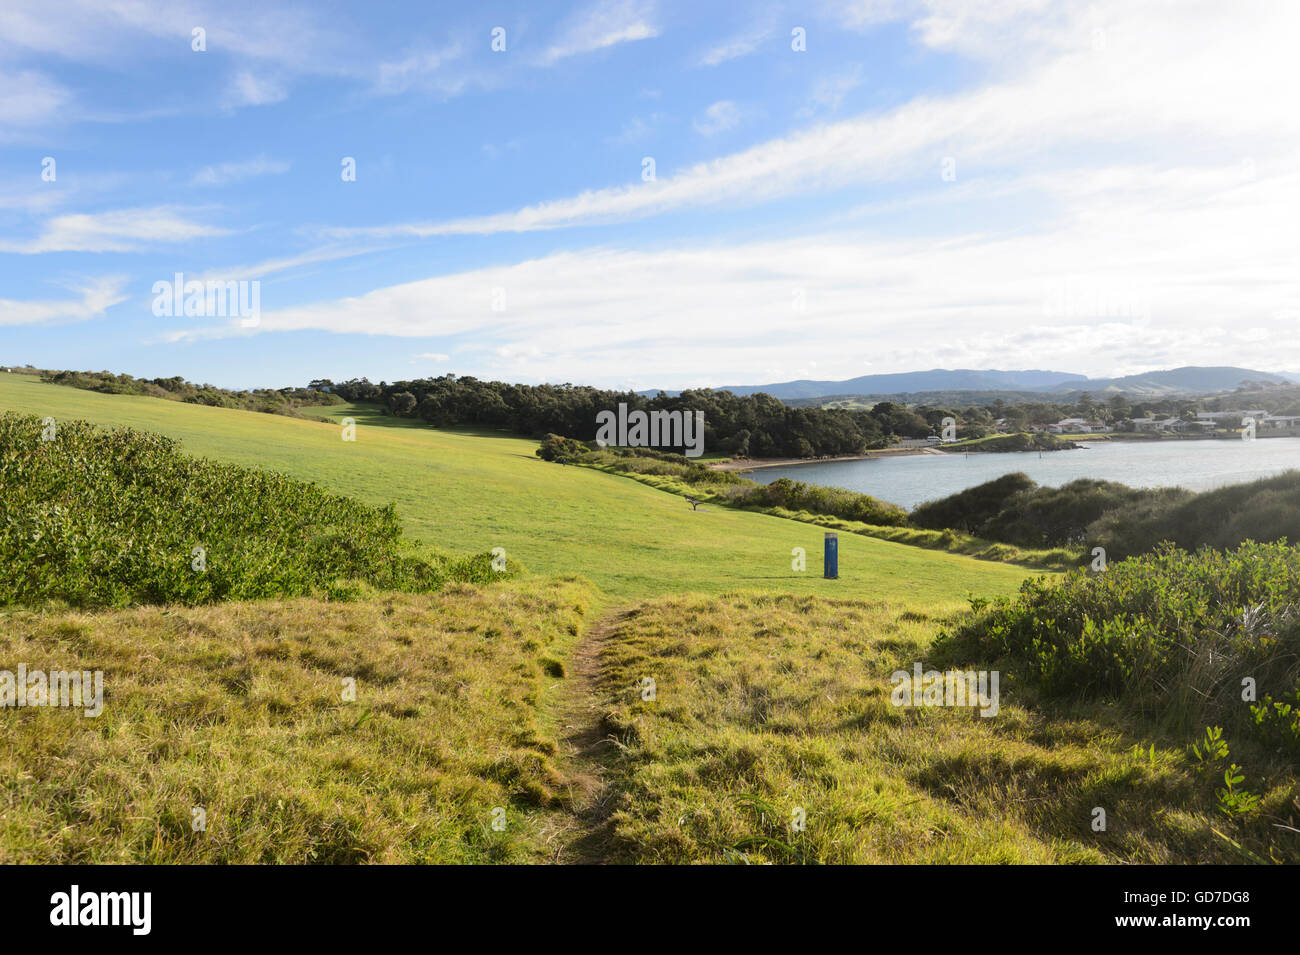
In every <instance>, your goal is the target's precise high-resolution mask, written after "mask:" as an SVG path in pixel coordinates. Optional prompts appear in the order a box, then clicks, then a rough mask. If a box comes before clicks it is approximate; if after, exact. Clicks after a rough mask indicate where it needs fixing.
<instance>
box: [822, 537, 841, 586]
mask: <svg viewBox="0 0 1300 955" xmlns="http://www.w3.org/2000/svg"><path fill="white" fill-rule="evenodd" d="M822 567H823V568H824V569H823V571H822V576H823V577H825V578H826V579H827V580H838V579H839V576H840V538H839V535H838V534H836V533H835V532H834V531H827V532H826V549H825V552H824V554H823V556H822Z"/></svg>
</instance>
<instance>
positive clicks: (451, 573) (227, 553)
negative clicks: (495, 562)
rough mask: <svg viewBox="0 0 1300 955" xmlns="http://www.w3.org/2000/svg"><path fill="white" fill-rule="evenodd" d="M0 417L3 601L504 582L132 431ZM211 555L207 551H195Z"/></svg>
mask: <svg viewBox="0 0 1300 955" xmlns="http://www.w3.org/2000/svg"><path fill="white" fill-rule="evenodd" d="M43 430H44V429H43V427H42V424H41V421H40V420H39V419H38V418H36V417H34V416H29V415H17V414H12V413H6V414H3V415H0V565H3V566H4V567H5V573H4V574H3V575H2V576H0V604H14V603H20V604H34V603H38V602H41V601H47V600H56V601H63V602H66V603H68V604H72V605H76V606H103V605H109V606H124V605H127V604H133V603H173V602H174V603H184V604H199V603H209V602H213V601H218V600H227V599H253V598H263V597H283V596H302V595H312V594H315V595H322V596H330V597H334V598H350V597H355V596H358V595H359V594H361V593H363V592H364V591H365V589H366V588H367V587H375V588H382V589H388V590H407V591H429V590H435V589H437V588H438V587H439V586H440V585H441V584H442V583H443V581H445V580H447V579H456V580H474V581H485V580H489V579H495V578H497V577H499V576H500V575H499V574H497V573H496V572H495V571H493V570H492V569H491V558H490V555H488V554H480V555H477V556H475V557H472V558H463V559H459V560H457V559H451V558H447V557H445V556H441V555H437V554H434V553H431V552H426V551H424V550H423V549H421V548H420V547H419V546H418V545H416V544H414V543H412V542H409V541H406V540H404V539H403V538H402V533H401V525H400V523H399V521H398V517H397V513H396V511H395V510H394V508H393V507H392V506H391V505H389V506H387V507H372V506H369V505H367V504H363V503H361V502H358V501H354V500H352V499H351V498H347V497H343V496H340V495H337V494H332V493H329V492H327V491H325V490H323V489H322V488H320V487H318V486H316V485H315V484H306V483H303V482H300V481H295V480H292V479H290V478H287V477H284V476H282V475H279V474H271V473H265V472H261V471H257V470H253V469H249V468H243V467H239V466H237V465H232V464H219V463H215V462H212V461H207V460H202V459H198V458H192V457H189V456H187V455H185V454H183V453H181V451H180V448H179V446H178V445H177V444H176V442H174V441H172V440H171V439H169V438H165V437H162V436H161V435H155V434H149V433H145V432H140V431H134V430H131V429H118V430H113V431H107V430H102V429H98V428H95V427H94V426H92V425H90V424H87V423H86V422H81V421H60V422H58V423H57V426H56V428H55V429H54V432H53V440H48V441H47V440H43ZM196 548H201V550H196Z"/></svg>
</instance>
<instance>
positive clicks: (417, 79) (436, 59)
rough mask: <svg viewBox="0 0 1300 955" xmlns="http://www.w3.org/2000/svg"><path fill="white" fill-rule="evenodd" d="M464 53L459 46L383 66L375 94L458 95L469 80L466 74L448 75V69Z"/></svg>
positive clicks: (378, 74)
mask: <svg viewBox="0 0 1300 955" xmlns="http://www.w3.org/2000/svg"><path fill="white" fill-rule="evenodd" d="M461 53H462V50H461V47H460V45H459V44H451V45H449V46H447V47H444V48H442V49H439V50H424V51H421V52H418V53H412V54H410V55H408V56H406V57H403V58H402V59H400V60H392V61H386V62H383V63H380V64H379V67H378V69H377V71H376V78H375V86H374V88H375V91H376V92H378V93H383V94H385V95H393V94H398V93H405V92H407V91H409V90H412V89H417V90H424V91H426V92H435V93H440V94H443V95H455V94H457V93H459V92H461V91H462V90H463V89H464V88H465V86H466V84H467V81H468V80H467V77H466V76H465V75H464V74H451V73H449V72H448V71H447V65H448V64H449V63H452V62H454V61H456V60H458V59H459V58H460V56H461Z"/></svg>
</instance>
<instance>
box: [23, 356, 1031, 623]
mask: <svg viewBox="0 0 1300 955" xmlns="http://www.w3.org/2000/svg"><path fill="white" fill-rule="evenodd" d="M0 410H16V411H22V412H26V413H29V414H35V415H37V416H39V417H46V416H50V417H53V418H55V420H56V421H58V420H63V419H85V420H88V421H92V422H95V423H98V424H102V425H106V426H112V427H118V426H121V425H129V426H131V427H134V428H140V429H144V430H148V431H155V432H158V433H161V434H164V435H167V436H168V437H171V438H174V439H176V440H177V441H179V442H180V444H181V446H182V448H183V449H184V450H186V451H187V452H189V453H190V454H195V455H202V456H208V457H212V458H215V459H217V460H221V461H228V462H234V463H236V464H242V465H246V466H251V467H257V468H262V469H265V470H272V471H280V472H283V473H285V474H287V475H289V476H291V477H294V478H298V479H300V480H307V481H316V482H318V483H320V484H321V485H322V486H323V487H325V488H328V489H329V490H331V491H335V492H339V493H343V494H347V495H350V496H352V497H355V498H358V499H359V500H362V501H365V502H367V503H370V504H376V505H385V504H388V503H390V502H392V503H395V504H396V506H397V511H398V514H399V515H400V517H401V518H402V522H403V528H404V530H405V532H406V533H407V534H408V535H409V536H411V537H414V538H416V539H418V540H422V541H424V542H426V543H428V544H431V545H432V546H434V547H436V548H438V549H439V550H442V551H449V552H452V553H459V554H471V553H481V552H484V551H487V550H490V549H491V548H493V547H503V548H505V550H506V554H507V562H509V558H510V556H511V555H513V556H516V557H518V558H519V559H520V560H522V562H523V563H524V564H525V565H527V566H528V567H529V569H530V570H532V571H534V572H538V573H543V574H561V575H563V574H582V575H584V576H586V577H588V578H590V579H591V580H592V581H593V582H595V583H596V584H597V585H598V586H599V587H600V589H601V591H602V592H603V593H604V594H605V595H606V596H608V598H609V600H610V601H611V602H613V603H624V602H626V601H628V600H632V599H642V598H645V597H649V596H654V595H659V594H668V593H680V592H684V591H699V592H704V593H719V592H722V591H727V590H734V589H737V588H755V589H759V590H768V591H780V592H793V593H806V594H831V595H835V596H857V597H877V598H885V597H898V598H900V599H907V600H909V601H916V602H918V603H921V604H925V605H944V606H948V607H954V608H955V607H958V606H961V605H962V604H963V601H964V597H965V595H966V594H967V593H968V592H974V593H977V594H980V595H983V596H989V597H993V596H997V595H1000V594H1006V593H1010V592H1012V591H1014V590H1015V589H1016V588H1017V587H1018V586H1019V583H1020V581H1021V580H1023V579H1024V578H1025V576H1026V573H1027V572H1026V571H1025V570H1024V569H1023V568H1016V567H1012V566H1007V565H1003V564H998V563H992V562H981V561H977V560H973V559H971V558H968V557H964V556H959V555H953V554H946V553H937V552H934V551H927V550H923V549H921V548H915V547H908V546H905V545H902V544H897V543H893V542H890V541H883V540H875V539H870V538H865V537H859V536H857V535H849V534H845V535H842V536H841V538H840V580H838V581H834V582H831V581H824V580H822V579H821V573H820V566H821V560H820V554H821V547H822V537H823V531H822V530H821V529H820V528H818V527H815V526H810V525H807V524H803V523H799V522H796V521H791V520H786V519H782V518H779V517H771V516H767V515H762V514H753V513H746V512H740V511H734V510H727V509H721V508H719V509H706V510H701V511H692V510H691V509H690V508H689V507H688V506H687V505H686V504H685V503H683V501H682V500H681V498H679V497H676V496H674V495H671V494H665V493H663V492H660V491H656V490H654V489H652V488H649V487H645V486H643V485H640V484H638V483H636V482H635V481H632V480H629V479H627V478H624V477H619V476H616V475H610V474H604V473H600V472H597V471H591V470H587V469H581V468H568V467H558V466H556V465H554V464H548V463H546V462H544V461H541V460H539V459H538V458H537V457H536V456H535V455H534V453H533V452H534V449H535V448H536V443H535V442H532V441H527V440H523V439H520V438H515V437H506V436H501V435H491V434H489V435H483V434H468V433H454V432H448V431H436V430H432V429H429V428H427V427H424V426H421V425H418V424H416V423H413V422H408V421H405V420H402V419H395V418H392V417H389V416H386V415H380V414H378V413H376V412H375V411H374V410H373V409H371V408H368V407H363V408H358V407H353V406H348V405H339V406H333V407H331V408H330V409H328V413H327V414H328V417H326V418H325V419H323V420H319V421H313V420H299V419H292V418H284V417H279V416H272V415H261V414H257V413H255V412H251V411H236V410H229V409H224V408H211V407H205V406H200V405H191V404H182V403H178V402H171V401H161V400H158V399H154V398H145V397H135V396H127V395H104V394H99V393H96V392H89V391H81V390H78V389H74V388H65V387H59V386H57V385H50V384H43V383H41V382H39V381H37V380H35V379H34V378H32V377H30V376H26V375H22V376H20V375H10V374H0ZM347 417H352V418H354V419H355V421H356V440H355V441H354V442H348V441H344V440H342V426H341V422H342V420H343V419H344V418H347ZM794 547H803V548H804V549H805V550H806V551H807V555H808V570H807V571H806V572H804V573H796V572H793V571H792V570H791V569H790V567H791V549H792V548H794Z"/></svg>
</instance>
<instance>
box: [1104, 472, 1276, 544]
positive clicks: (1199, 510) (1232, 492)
mask: <svg viewBox="0 0 1300 955" xmlns="http://www.w3.org/2000/svg"><path fill="white" fill-rule="evenodd" d="M1088 534H1089V539H1090V540H1092V541H1095V542H1096V543H1098V544H1100V545H1101V546H1103V547H1105V548H1106V552H1107V554H1109V555H1110V556H1111V557H1112V558H1121V557H1127V556H1131V555H1133V554H1140V553H1143V552H1145V551H1149V550H1151V549H1152V548H1154V547H1155V546H1156V544H1158V543H1159V542H1160V541H1172V542H1173V543H1175V544H1177V545H1178V546H1179V547H1182V548H1185V549H1187V550H1194V549H1195V548H1197V547H1235V546H1237V545H1238V544H1240V543H1241V542H1242V541H1245V540H1257V541H1277V540H1300V471H1287V472H1286V473H1284V474H1279V475H1277V476H1275V477H1271V478H1263V479H1262V480H1259V481H1252V482H1250V483H1248V484H1233V485H1230V486H1228V487H1222V488H1217V489H1215V490H1213V491H1205V492H1203V493H1201V494H1196V495H1192V494H1188V493H1187V492H1182V493H1181V494H1169V495H1166V496H1164V497H1153V498H1149V499H1137V500H1134V501H1132V502H1130V503H1129V504H1127V505H1125V506H1123V507H1119V508H1116V509H1115V510H1112V511H1110V512H1108V513H1106V514H1105V515H1103V516H1101V517H1100V518H1099V519H1098V520H1097V521H1096V522H1095V523H1094V524H1093V525H1092V526H1091V527H1090V528H1089V531H1088Z"/></svg>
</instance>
